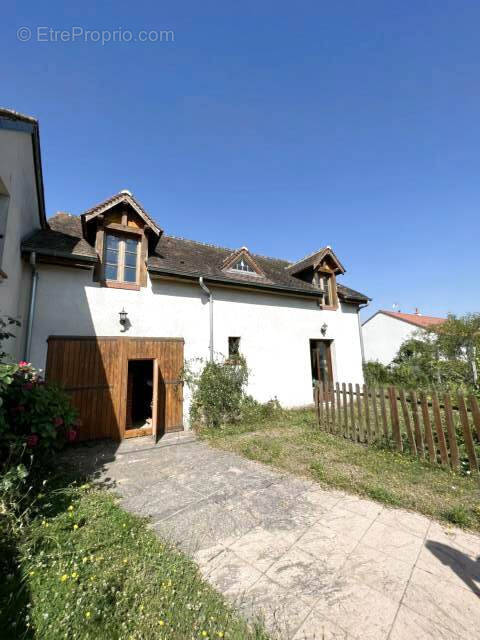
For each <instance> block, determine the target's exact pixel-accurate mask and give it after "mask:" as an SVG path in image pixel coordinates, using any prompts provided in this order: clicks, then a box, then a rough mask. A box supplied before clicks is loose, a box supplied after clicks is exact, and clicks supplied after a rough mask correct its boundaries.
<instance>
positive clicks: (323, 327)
mask: <svg viewBox="0 0 480 640" xmlns="http://www.w3.org/2000/svg"><path fill="white" fill-rule="evenodd" d="M327 329H328V325H327V323H326V322H324V323H323V324H322V326H321V327H320V331H321V332H322V336H324V335H325V334H326V333H327Z"/></svg>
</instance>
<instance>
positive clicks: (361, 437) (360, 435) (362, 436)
mask: <svg viewBox="0 0 480 640" xmlns="http://www.w3.org/2000/svg"><path fill="white" fill-rule="evenodd" d="M355 393H356V396H357V413H358V440H359V441H360V442H364V441H365V434H364V428H363V416H362V396H361V394H360V385H359V384H356V385H355Z"/></svg>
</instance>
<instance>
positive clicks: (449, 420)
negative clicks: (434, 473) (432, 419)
mask: <svg viewBox="0 0 480 640" xmlns="http://www.w3.org/2000/svg"><path fill="white" fill-rule="evenodd" d="M443 404H444V407H445V423H446V425H447V433H448V444H449V448H450V462H451V463H452V468H453V469H455V470H457V469H458V468H459V466H460V458H459V455H458V445H457V434H456V433H455V425H454V423H453V412H452V402H451V400H450V394H448V393H446V394H445V395H444V397H443Z"/></svg>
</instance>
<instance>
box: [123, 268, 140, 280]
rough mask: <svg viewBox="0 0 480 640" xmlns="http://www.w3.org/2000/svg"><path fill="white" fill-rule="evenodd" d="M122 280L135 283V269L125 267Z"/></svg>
mask: <svg viewBox="0 0 480 640" xmlns="http://www.w3.org/2000/svg"><path fill="white" fill-rule="evenodd" d="M123 278H124V280H125V282H136V281H137V270H136V269H135V267H125V269H124V274H123Z"/></svg>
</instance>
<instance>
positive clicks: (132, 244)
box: [125, 238, 138, 254]
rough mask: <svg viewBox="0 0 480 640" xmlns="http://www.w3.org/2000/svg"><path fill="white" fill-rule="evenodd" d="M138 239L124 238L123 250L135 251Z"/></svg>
mask: <svg viewBox="0 0 480 640" xmlns="http://www.w3.org/2000/svg"><path fill="white" fill-rule="evenodd" d="M137 247H138V240H132V238H127V239H126V240H125V251H128V252H130V253H135V254H136V253H137Z"/></svg>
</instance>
